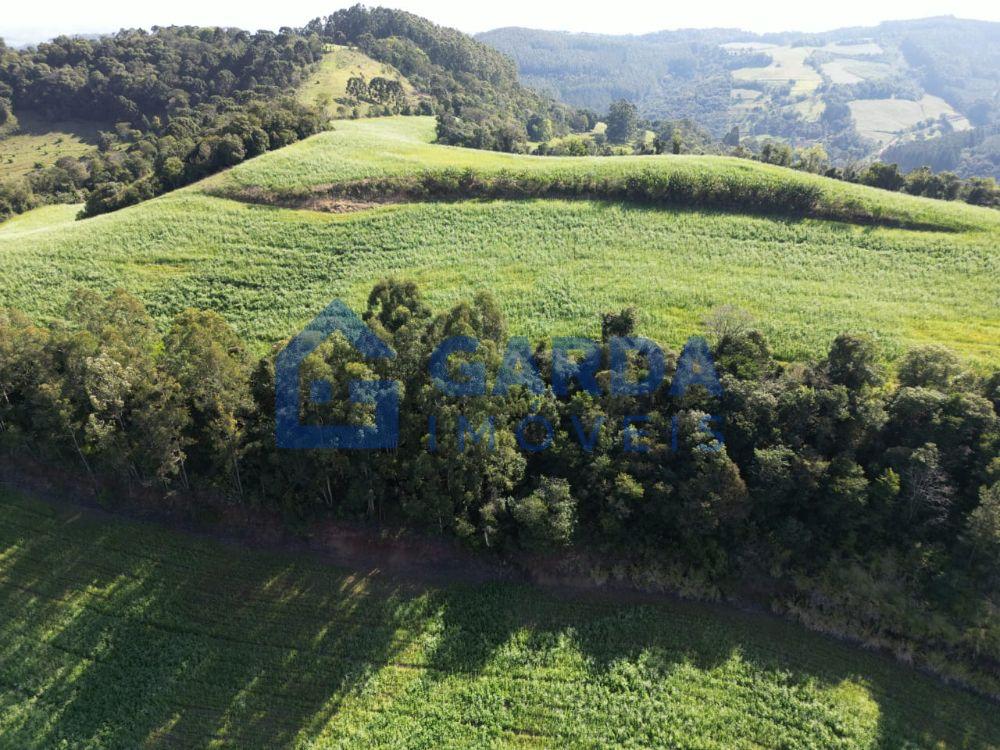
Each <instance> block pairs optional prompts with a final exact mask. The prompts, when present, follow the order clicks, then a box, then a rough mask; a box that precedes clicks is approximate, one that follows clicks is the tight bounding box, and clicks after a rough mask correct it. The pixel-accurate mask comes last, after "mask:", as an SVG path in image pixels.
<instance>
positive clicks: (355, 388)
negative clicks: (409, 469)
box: [274, 300, 399, 450]
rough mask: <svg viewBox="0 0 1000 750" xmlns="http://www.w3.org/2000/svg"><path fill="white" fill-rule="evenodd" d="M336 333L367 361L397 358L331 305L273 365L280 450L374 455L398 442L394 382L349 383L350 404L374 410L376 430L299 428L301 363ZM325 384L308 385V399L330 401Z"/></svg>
mask: <svg viewBox="0 0 1000 750" xmlns="http://www.w3.org/2000/svg"><path fill="white" fill-rule="evenodd" d="M337 331H339V332H340V333H341V335H343V337H344V338H345V339H346V340H347V342H348V343H349V344H350V345H351V346H352V347H354V349H355V350H357V351H358V353H359V354H361V355H362V356H363V357H364V358H365V359H369V360H374V359H393V358H395V356H396V353H395V352H394V351H392V349H390V348H389V347H388V346H387V345H386V344H385V342H383V341H382V340H381V339H380V338H379V337H378V336H376V335H375V334H374V333H372V331H371V329H370V328H368V326H366V325H365V324H364V321H362V320H361V319H360V318H359V317H358V316H357V315H355V314H354V312H353V311H352V310H351V309H350V308H349V307H348V306H347V305H345V304H344V303H343V302H341V301H340V300H334V301H333V302H331V303H330V304H329V305H327V307H326V309H325V310H323V312H321V313H320V314H319V315H317V316H316V317H315V318H314V319H313V320H312V322H311V323H309V325H307V326H306V327H305V329H304V330H303V331H302V332H301V333H300V334H299V335H298V336H296V337H295V338H293V339H292V340H291V341H290V342H289V343H288V346H286V347H285V348H284V349H283V350H282V352H281V353H280V354H279V355H278V358H277V360H276V362H275V383H274V411H275V440H276V441H277V444H278V447H279V448H293V449H327V450H329V449H353V450H365V449H367V450H376V449H390V448H395V447H396V445H397V443H398V442H399V391H398V386H397V383H396V382H395V381H392V380H354V381H351V383H350V384H349V389H350V399H351V401H352V402H353V403H364V404H374V405H375V425H374V426H354V425H313V424H302V421H301V416H300V414H301V411H300V401H299V397H300V393H301V390H300V387H301V383H300V376H299V370H300V368H301V366H302V362H303V360H305V358H306V357H308V356H309V355H310V354H311V353H312V352H314V351H315V350H316V348H317V347H319V345H320V344H322V343H323V342H324V341H326V340H327V339H328V338H329V337H330V336H332V335H333V334H334V333H335V332H337ZM331 390H332V388H331V385H330V383H328V382H326V381H317V382H313V383H310V389H309V391H310V398H311V399H312V400H313V401H315V402H318V403H322V402H324V401H328V400H329V394H330V392H331Z"/></svg>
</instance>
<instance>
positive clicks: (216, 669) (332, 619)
mask: <svg viewBox="0 0 1000 750" xmlns="http://www.w3.org/2000/svg"><path fill="white" fill-rule="evenodd" d="M0 601H2V606H0V655H2V656H0V736H2V737H3V745H4V746H5V747H17V748H50V747H91V748H136V747H195V746H197V747H203V746H212V747H219V748H225V747H233V748H254V747H260V748H277V747H303V748H334V747H348V746H350V747H367V748H374V747H386V748H389V747H392V748H400V747H414V748H416V747H423V748H425V747H472V746H476V747H487V746H489V747H610V746H636V747H639V746H641V747H651V746H659V747H666V746H677V745H683V746H686V747H694V746H697V747H704V748H740V747H746V748H749V747H760V746H766V747H828V748H832V747H836V748H868V747H902V746H909V747H918V746H919V747H931V746H934V747H939V748H947V747H966V748H985V747H990V746H996V745H997V743H1000V716H998V714H997V712H996V710H995V707H994V706H992V705H991V704H989V703H987V702H985V701H983V700H980V699H978V698H975V697H973V696H970V695H968V694H964V693H961V692H959V691H957V690H953V689H950V688H947V687H945V686H942V685H941V684H940V683H937V682H935V681H933V680H932V679H930V678H928V677H923V676H920V675H918V674H917V673H915V672H911V671H909V670H907V669H906V668H905V667H902V666H900V665H898V664H896V663H894V662H890V661H889V660H888V659H884V658H881V657H878V656H875V655H872V654H869V653H865V652H863V651H859V650H857V649H856V648H853V647H850V646H847V645H843V644H839V643H837V642H835V641H832V640H829V639H826V638H824V637H822V636H818V635H815V634H812V633H809V632H807V631H805V630H802V629H801V628H798V627H796V626H793V625H790V624H786V623H783V622H780V621H776V620H774V619H772V618H770V617H767V616H763V615H749V614H739V613H735V612H732V611H728V610H722V609H716V608H713V607H709V606H703V605H695V604H686V603H657V604H645V605H640V604H636V603H628V602H627V601H615V600H613V599H610V598H605V597H601V596H597V595H591V596H580V595H579V594H576V595H573V596H566V597H563V596H562V595H558V594H555V593H546V592H544V591H539V590H535V589H532V588H529V587H526V586H518V585H512V584H487V585H476V586H472V585H460V584H453V585H447V586H439V587H425V586H417V585H414V584H409V583H406V582H403V581H399V580H394V579H393V578H391V577H389V576H386V575H383V574H379V573H378V572H377V571H369V570H365V571H360V572H353V573H352V572H346V571H343V570H338V569H335V568H331V567H328V566H325V565H323V564H321V563H319V562H318V561H313V560H311V559H310V558H308V557H304V556H302V555H301V553H300V554H298V555H291V554H287V555H286V554H279V553H263V552H253V551H248V550H245V549H240V548H237V547H233V546H226V545H223V544H219V543H214V542H209V541H204V540H199V539H195V538H191V537H186V536H183V535H180V534H177V533H173V532H169V531H163V530H158V529H156V528H154V527H149V526H143V525H138V524H135V523H129V522H124V521H120V520H115V519H113V518H110V517H106V516H96V517H91V516H89V515H88V514H87V513H85V512H81V511H80V510H79V509H73V510H66V511H60V510H57V509H55V508H54V507H52V506H49V505H47V504H44V503H41V502H37V501H33V500H29V499H26V498H24V497H20V496H12V495H10V494H0ZM13 613H16V614H13ZM861 675H864V677H861Z"/></svg>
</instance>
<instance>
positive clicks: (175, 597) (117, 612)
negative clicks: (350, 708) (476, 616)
mask: <svg viewBox="0 0 1000 750" xmlns="http://www.w3.org/2000/svg"><path fill="white" fill-rule="evenodd" d="M31 510H34V509H29V510H28V511H25V510H23V509H20V510H11V508H10V507H9V506H6V505H5V506H4V511H6V518H5V520H4V522H3V524H2V526H0V533H2V538H0V540H2V541H0V549H2V550H3V551H4V552H3V557H2V564H0V601H2V602H3V606H2V611H3V613H4V614H3V616H2V620H0V664H2V666H0V691H3V692H6V693H8V696H6V697H5V700H4V705H6V704H7V701H8V700H10V698H9V696H10V695H16V696H17V697H18V699H19V700H18V702H17V706H16V708H15V710H16V712H17V713H16V715H15V714H13V713H12V714H10V715H9V716H8V718H7V719H5V720H2V723H0V731H2V735H0V736H3V738H4V739H3V741H2V742H0V745H3V746H9V747H25V748H27V747H53V746H58V745H59V743H61V742H65V743H68V744H69V745H70V746H98V747H129V748H132V747H139V746H160V745H164V746H165V745H171V746H177V745H179V746H184V747H189V746H203V745H204V744H206V743H207V742H209V741H210V740H212V739H216V740H219V741H221V742H223V744H225V745H228V746H233V747H241V748H244V747H268V748H271V747H285V746H289V745H292V744H293V743H294V742H295V740H296V738H297V737H298V736H299V735H300V734H302V733H305V734H307V735H308V734H310V733H312V732H314V731H318V729H319V728H320V727H321V726H322V725H323V723H324V721H325V720H326V719H327V718H328V717H329V716H330V715H332V714H333V713H335V712H336V711H337V708H338V706H339V703H340V701H341V700H342V699H343V697H344V696H345V695H347V694H348V693H350V692H351V691H352V690H353V689H354V688H355V687H357V685H358V684H359V683H360V682H361V681H363V680H365V679H366V678H367V677H368V676H369V675H370V673H371V665H381V664H384V663H386V662H388V661H391V660H392V657H393V653H394V651H395V650H397V649H399V648H402V647H404V646H405V644H406V643H407V642H408V638H409V635H410V633H411V632H413V631H414V629H416V628H419V626H420V623H421V622H422V621H423V618H424V616H425V615H424V613H423V608H424V606H425V600H424V599H423V598H422V597H421V596H420V595H419V594H418V593H416V592H415V591H414V590H413V589H411V588H409V587H406V586H401V585H391V584H385V583H381V582H376V581H372V580H368V579H366V578H365V577H364V576H354V575H345V574H343V573H340V572H337V571H334V570H329V571H328V572H327V573H326V574H322V571H318V570H317V566H315V565H309V564H308V563H307V564H301V563H300V562H299V561H296V560H294V559H292V558H290V557H288V556H275V555H265V554H260V553H240V552H239V551H238V550H235V549H232V548H225V547H222V546H221V545H215V544H212V543H208V542H201V541H198V540H192V539H185V538H183V537H180V536H178V535H170V534H169V533H167V532H161V531H157V530H155V529H152V528H149V527H144V526H141V525H138V524H119V523H113V524H107V525H106V526H105V527H104V528H102V527H101V526H99V525H97V524H94V523H92V522H87V521H85V520H82V519H79V518H78V519H65V518H62V517H59V516H52V515H49V516H45V515H37V514H33V513H32V512H31Z"/></svg>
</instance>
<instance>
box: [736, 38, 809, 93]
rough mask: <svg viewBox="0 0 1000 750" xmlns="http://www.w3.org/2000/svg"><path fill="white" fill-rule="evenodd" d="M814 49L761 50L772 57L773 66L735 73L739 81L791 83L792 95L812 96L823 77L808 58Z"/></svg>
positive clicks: (773, 48) (739, 70)
mask: <svg viewBox="0 0 1000 750" xmlns="http://www.w3.org/2000/svg"><path fill="white" fill-rule="evenodd" d="M814 49H815V48H814V47H769V48H767V49H762V50H760V51H761V52H764V53H765V54H767V55H770V57H771V64H770V65H767V66H765V67H761V68H739V69H737V70H734V71H733V78H734V79H735V80H737V81H758V82H760V83H791V84H792V94H793V95H797V94H811V93H812V92H813V91H815V90H816V89H817V88H818V87H819V85H820V84H821V83H823V77H822V76H821V75H820V74H819V73H817V72H816V69H815V68H813V67H812V66H811V65H807V64H806V58H808V57H809V55H811V54H812V52H813V50H814Z"/></svg>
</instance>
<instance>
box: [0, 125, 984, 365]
mask: <svg viewBox="0 0 1000 750" xmlns="http://www.w3.org/2000/svg"><path fill="white" fill-rule="evenodd" d="M433 127H434V122H433V119H431V118H384V119H377V120H367V121H351V122H343V123H339V124H338V125H337V127H336V129H335V130H333V131H331V132H327V133H323V134H320V135H317V136H315V137H313V138H310V139H307V140H306V141H304V142H302V143H300V144H296V145H293V146H291V147H288V148H285V149H281V150H279V151H276V152H273V153H271V154H268V155H265V156H262V157H259V158H257V159H254V160H251V161H248V162H246V163H245V164H243V165H241V166H239V167H237V168H235V169H232V170H230V171H228V172H226V173H224V174H222V175H218V176H216V177H214V178H211V179H209V180H208V181H206V182H203V183H199V184H197V185H194V186H192V187H190V188H186V189H183V190H180V191H176V192H174V193H172V194H169V195H167V196H164V197H162V198H158V199H156V200H153V201H149V202H146V203H144V204H141V205H139V206H135V207H131V208H128V209H125V210H122V211H119V212H116V213H113V214H109V215H106V216H101V217H97V218H95V219H90V220H86V221H81V222H71V221H68V220H67V219H68V216H66V215H65V213H63V212H60V211H53V213H52V215H56V214H58V215H59V216H60V217H62V218H61V219H60V220H56V221H54V222H53V223H50V224H47V223H46V222H45V221H41V220H34V219H33V218H32V217H31V216H30V215H29V216H28V217H20V218H18V219H15V220H14V221H13V222H12V223H9V224H6V225H0V263H2V268H3V270H2V271H0V274H2V276H3V281H4V283H3V284H2V285H0V304H3V305H9V306H16V307H20V308H22V309H24V310H25V311H26V312H28V313H30V314H32V315H39V316H42V317H45V318H52V317H55V316H58V315H59V314H60V312H61V308H62V305H63V304H64V302H65V300H66V299H67V298H68V295H69V294H70V292H71V291H72V290H73V289H74V288H75V287H78V286H91V287H96V288H99V289H110V288H113V287H115V286H124V287H126V288H128V289H129V290H131V291H133V292H134V293H136V294H138V295H139V296H140V297H141V298H142V299H143V300H144V301H145V302H146V303H147V304H148V305H149V307H150V309H151V311H152V312H153V313H154V315H155V316H156V317H157V318H158V319H160V320H161V321H166V320H167V319H169V317H170V316H172V315H173V314H175V313H176V312H177V311H179V310H181V309H183V308H184V307H187V306H197V307H204V308H211V309H215V310H218V311H219V312H221V313H222V314H223V315H225V316H226V318H227V319H228V320H229V321H230V322H231V323H232V324H233V325H235V326H236V327H237V329H238V330H239V332H240V333H241V334H242V335H244V336H245V337H247V338H248V339H249V340H251V341H254V342H256V343H257V345H259V346H260V347H261V348H262V349H263V348H266V347H267V346H268V345H269V344H271V343H272V342H274V341H276V340H280V339H282V338H284V337H286V336H288V335H291V334H292V333H294V332H295V330H296V329H297V327H298V326H300V325H302V324H303V323H304V322H306V321H307V320H308V319H309V318H310V317H311V316H312V315H313V314H314V313H315V312H316V311H317V310H319V309H322V307H323V306H324V305H325V304H326V303H328V302H329V301H330V299H332V298H333V297H342V298H344V299H346V300H347V301H348V302H350V303H352V304H359V303H361V302H362V301H363V300H364V299H365V296H366V295H367V293H368V291H369V290H370V288H371V285H372V283H373V282H374V281H375V280H376V279H378V278H380V277H383V276H386V275H390V274H396V275H401V276H406V277H409V278H413V279H415V280H416V281H418V282H419V283H420V284H421V286H422V287H423V288H424V289H425V291H426V294H427V296H428V299H429V300H430V301H431V302H432V303H433V304H435V305H444V304H447V303H450V302H453V301H455V300H456V299H459V298H460V297H462V296H463V295H466V294H468V292H469V289H470V288H471V289H480V288H488V289H491V290H492V291H493V292H494V293H495V294H496V296H497V298H498V300H499V302H500V304H501V306H502V308H503V311H504V312H505V314H506V315H507V316H508V318H509V319H510V321H511V324H512V327H513V328H514V329H515V330H517V331H519V332H522V333H524V334H526V335H530V336H537V337H548V336H551V335H560V334H566V333H574V334H581V335H584V334H593V333H594V332H596V330H597V326H598V321H599V314H600V313H601V312H602V311H607V310H611V309H619V308H621V307H624V306H627V305H636V306H637V307H638V308H639V311H640V324H641V329H642V330H643V331H644V332H645V333H647V334H648V335H652V336H655V337H658V338H660V339H662V340H663V341H665V342H666V343H669V344H671V345H679V344H680V343H682V342H683V341H684V340H686V339H687V337H688V336H689V335H691V334H692V333H694V332H696V331H697V330H698V329H699V327H700V320H701V318H702V317H703V316H704V315H705V314H706V313H708V312H709V311H710V310H712V309H713V308H715V307H717V306H720V305H726V304H729V305H736V306H738V307H742V308H745V309H747V310H749V311H751V312H752V313H753V314H754V315H755V316H757V318H758V319H759V325H760V327H761V328H762V329H763V331H764V332H765V333H766V334H767V335H768V336H769V338H770V340H771V341H772V342H773V343H774V346H775V348H776V352H777V353H778V355H779V356H780V357H782V358H784V359H787V360H793V359H800V358H804V357H810V356H817V355H819V354H820V353H822V352H823V351H824V350H825V347H826V346H827V345H828V344H829V342H830V340H831V339H832V338H833V336H835V335H836V334H837V333H839V332H842V331H844V330H853V331H865V332H869V333H871V334H873V335H874V336H875V337H876V338H877V339H878V340H879V341H880V342H881V344H882V345H883V348H884V350H885V351H886V352H887V353H888V354H889V355H894V354H898V353H899V352H900V351H901V350H902V349H903V348H904V347H906V346H910V345H914V344H918V343H926V342H941V343H945V344H946V345H948V346H950V347H953V348H954V349H956V350H957V351H958V352H960V353H961V354H962V355H963V356H964V357H966V358H967V359H969V360H970V361H973V362H978V363H980V364H982V365H987V364H995V363H996V362H997V361H998V360H1000V333H998V331H1000V316H998V313H997V310H998V306H997V304H996V303H997V300H998V295H1000V291H998V279H1000V273H998V272H997V266H998V258H997V251H996V247H997V245H996V237H997V232H998V231H1000V214H997V213H996V212H992V211H989V210H986V209H977V208H974V207H971V206H967V205H963V204H954V203H944V202H939V201H932V200H927V199H918V198H913V197H909V196H904V195H900V194H895V193H887V192H883V191H879V190H874V189H870V188H866V187H862V186H857V185H850V184H846V183H842V182H837V181H833V180H828V179H825V178H820V177H815V176H811V175H806V174H802V173H798V172H793V171H791V170H786V169H782V168H778V167H772V166H768V165H763V164H758V163H755V162H748V161H742V160H736V159H725V158H718V157H643V158H637V157H625V158H621V159H616V158H585V157H584V158H579V159H575V158H542V157H526V156H515V155H509V154H500V153H495V152H485V151H475V150H469V149H460V148H453V147H446V146H439V145H434V144H432V143H430V140H431V139H432V137H433ZM466 173H467V174H471V175H472V176H473V177H476V178H477V179H479V180H482V181H486V182H487V184H492V183H489V180H493V181H494V182H495V181H497V180H499V179H501V178H503V179H505V180H507V182H506V183H504V184H508V185H510V184H514V185H515V186H516V185H519V184H523V183H525V182H530V181H531V180H536V181H541V183H540V184H543V185H549V186H551V185H553V184H558V185H561V186H563V187H566V186H567V185H570V186H571V185H574V184H577V183H578V182H579V181H581V180H582V181H584V182H586V184H593V185H597V189H598V190H599V189H600V188H601V186H604V187H607V186H608V185H612V186H613V185H617V184H619V183H621V182H622V181H625V182H627V181H628V180H629V179H633V178H635V177H636V176H637V175H638V176H642V175H652V176H653V177H655V178H656V179H659V180H664V179H665V180H668V181H669V180H670V179H675V178H676V179H681V180H683V181H684V184H693V185H696V186H702V187H705V186H709V187H711V186H716V187H717V186H718V185H719V184H723V185H728V184H733V185H742V186H744V188H746V186H749V187H750V188H753V189H754V190H757V189H758V188H760V189H761V190H762V191H763V192H764V193H766V192H767V189H770V188H775V189H785V188H787V187H788V186H793V187H795V188H796V190H800V189H801V190H805V191H807V192H808V194H809V195H811V196H814V197H815V206H813V208H814V209H815V211H819V212H820V213H822V214H833V215H835V214H836V212H837V211H841V212H846V214H845V215H853V213H856V212H857V211H862V213H864V215H866V216H867V217H868V218H869V219H870V220H873V221H874V222H875V223H874V224H873V223H871V221H869V223H865V224H858V223H852V222H850V221H829V220H820V219H817V218H811V217H810V216H809V215H808V211H806V212H805V214H804V215H799V216H790V217H789V216H782V215H780V214H778V215H775V214H774V213H773V211H772V212H771V213H761V214H759V215H755V214H748V213H745V212H740V211H739V210H738V209H729V210H705V209H700V210H699V209H698V208H696V207H692V206H686V207H674V206H671V205H664V204H662V203H660V204H657V203H655V202H653V203H650V202H648V201H647V202H642V203H634V202H631V201H629V200H628V199H616V200H613V201H600V200H598V201H587V200H552V199H547V198H546V197H545V195H546V194H545V193H544V192H543V193H542V194H541V197H540V198H535V199H530V200H482V201H462V200H457V199H449V200H445V201H428V200H416V201H410V200H408V201H407V202H404V203H399V204H392V203H391V202H390V203H386V204H385V205H382V203H384V202H387V201H391V200H393V196H391V195H376V196H374V197H375V200H371V201H368V202H363V201H362V202H358V201H352V200H346V201H341V200H340V199H336V200H334V199H331V198H330V195H331V194H334V195H336V194H338V193H339V192H343V191H344V190H346V189H348V188H351V187H352V186H353V188H356V189H359V190H360V189H368V190H372V189H375V188H378V187H379V186H381V187H390V188H391V187H393V186H396V187H399V185H401V184H404V185H405V184H409V183H407V182H406V181H412V180H420V179H425V178H427V175H432V176H435V175H436V177H435V178H434V179H436V180H440V179H442V175H444V176H445V177H447V176H448V175H452V176H456V175H457V177H461V175H462V174H466ZM676 175H680V177H676ZM553 180H555V181H557V182H553ZM400 181H402V182H400ZM654 182H655V180H654ZM533 184H534V183H533ZM657 184H658V183H657ZM699 189H700V188H699ZM348 192H350V190H348ZM557 194H559V193H557ZM694 195H695V198H697V195H698V194H697V193H695V194H694ZM324 197H325V199H327V203H330V204H332V205H327V204H326V203H324V204H323V205H321V206H320V207H326V208H331V207H332V208H335V209H336V208H338V205H340V204H341V203H343V204H345V205H344V206H340V208H344V207H346V208H349V209H351V210H350V211H349V212H347V213H341V214H336V213H327V212H322V211H315V210H302V209H296V208H282V207H277V206H274V205H260V202H261V201H276V202H286V203H287V204H289V205H293V206H294V205H302V206H306V205H314V204H313V203H311V201H317V200H320V202H321V203H323V201H322V200H321V199H324ZM668 197H669V196H668ZM248 199H252V200H255V201H257V203H248V202H246V201H247V200H248ZM772 208H773V207H772ZM357 209H364V210H357ZM880 222H881V223H882V224H886V223H889V224H892V223H896V224H902V225H904V226H912V227H917V228H901V227H899V226H880V225H879V223H880ZM54 268H58V269H59V272H58V273H57V274H53V271H52V269H54Z"/></svg>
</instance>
